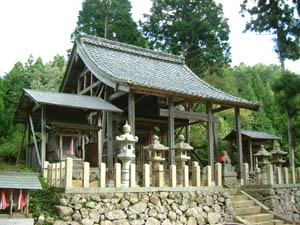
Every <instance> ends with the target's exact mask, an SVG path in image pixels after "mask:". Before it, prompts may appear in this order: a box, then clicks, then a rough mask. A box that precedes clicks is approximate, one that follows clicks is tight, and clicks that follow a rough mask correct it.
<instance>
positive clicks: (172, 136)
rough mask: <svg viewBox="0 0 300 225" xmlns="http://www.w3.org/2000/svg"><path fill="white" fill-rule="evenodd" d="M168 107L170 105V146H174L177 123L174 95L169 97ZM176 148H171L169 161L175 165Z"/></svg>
mask: <svg viewBox="0 0 300 225" xmlns="http://www.w3.org/2000/svg"><path fill="white" fill-rule="evenodd" d="M168 107H169V118H168V125H169V129H168V145H169V148H170V149H171V148H173V147H174V144H175V124H174V99H173V97H168ZM174 156H175V153H174V150H169V157H168V163H169V167H170V165H173V164H174V163H175V162H174Z"/></svg>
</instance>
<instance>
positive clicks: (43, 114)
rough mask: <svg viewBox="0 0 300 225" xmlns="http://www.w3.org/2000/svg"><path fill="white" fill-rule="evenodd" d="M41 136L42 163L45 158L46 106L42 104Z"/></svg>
mask: <svg viewBox="0 0 300 225" xmlns="http://www.w3.org/2000/svg"><path fill="white" fill-rule="evenodd" d="M41 136H42V144H41V163H42V165H44V162H45V160H46V142H47V140H46V106H45V105H42V107H41Z"/></svg>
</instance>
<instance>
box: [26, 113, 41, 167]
mask: <svg viewBox="0 0 300 225" xmlns="http://www.w3.org/2000/svg"><path fill="white" fill-rule="evenodd" d="M28 117H29V124H30V129H31V133H32V137H33V142H34V148H35V152H36V156H37V159H38V163H39V165H40V166H42V164H41V157H40V153H39V148H38V145H37V141H36V137H35V132H34V127H33V123H32V118H31V115H30V114H29V115H28Z"/></svg>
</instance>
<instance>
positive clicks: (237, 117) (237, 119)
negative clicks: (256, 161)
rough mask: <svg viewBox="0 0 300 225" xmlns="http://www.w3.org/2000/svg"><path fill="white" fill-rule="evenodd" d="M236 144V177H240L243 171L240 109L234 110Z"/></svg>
mask: <svg viewBox="0 0 300 225" xmlns="http://www.w3.org/2000/svg"><path fill="white" fill-rule="evenodd" d="M235 125H236V143H237V150H238V176H239V177H241V174H242V170H243V147H242V133H241V119H240V108H235Z"/></svg>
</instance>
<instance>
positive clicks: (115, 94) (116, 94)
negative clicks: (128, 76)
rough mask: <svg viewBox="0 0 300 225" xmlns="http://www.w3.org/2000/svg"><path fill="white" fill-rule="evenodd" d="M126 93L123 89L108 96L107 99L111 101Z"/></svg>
mask: <svg viewBox="0 0 300 225" xmlns="http://www.w3.org/2000/svg"><path fill="white" fill-rule="evenodd" d="M126 94H127V92H125V91H118V92H115V93H113V94H112V95H111V96H109V98H108V101H110V102H112V101H114V100H116V99H117V98H120V97H122V96H123V95H126Z"/></svg>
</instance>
